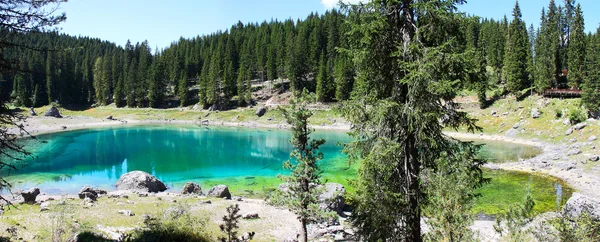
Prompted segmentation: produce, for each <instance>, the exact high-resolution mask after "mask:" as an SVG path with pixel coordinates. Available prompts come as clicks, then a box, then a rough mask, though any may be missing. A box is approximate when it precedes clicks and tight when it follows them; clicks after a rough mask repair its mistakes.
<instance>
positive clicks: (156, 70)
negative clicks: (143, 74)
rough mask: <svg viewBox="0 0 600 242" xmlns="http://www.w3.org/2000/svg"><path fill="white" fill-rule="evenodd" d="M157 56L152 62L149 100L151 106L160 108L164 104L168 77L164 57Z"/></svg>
mask: <svg viewBox="0 0 600 242" xmlns="http://www.w3.org/2000/svg"><path fill="white" fill-rule="evenodd" d="M155 56H156V57H155V60H154V62H152V66H151V68H150V71H151V74H150V83H149V90H148V101H149V104H150V107H153V108H158V107H159V106H160V105H161V104H162V102H163V99H164V96H165V84H164V81H165V79H166V75H165V70H166V65H165V64H164V60H163V58H161V57H160V56H159V55H158V54H156V55H155Z"/></svg>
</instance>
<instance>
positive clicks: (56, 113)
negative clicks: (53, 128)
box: [44, 107, 62, 118]
mask: <svg viewBox="0 0 600 242" xmlns="http://www.w3.org/2000/svg"><path fill="white" fill-rule="evenodd" d="M44 116H46V117H55V118H62V116H61V115H60V112H59V111H58V108H56V107H51V108H50V109H48V111H46V113H45V114H44Z"/></svg>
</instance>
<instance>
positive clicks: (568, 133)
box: [565, 128, 573, 135]
mask: <svg viewBox="0 0 600 242" xmlns="http://www.w3.org/2000/svg"><path fill="white" fill-rule="evenodd" d="M572 133H573V128H568V129H567V131H565V135H571V134H572Z"/></svg>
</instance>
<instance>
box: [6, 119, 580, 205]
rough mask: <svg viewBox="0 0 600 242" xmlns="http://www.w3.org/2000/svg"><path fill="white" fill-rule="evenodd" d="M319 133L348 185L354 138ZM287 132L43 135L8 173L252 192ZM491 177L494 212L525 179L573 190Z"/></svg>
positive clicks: (273, 172) (67, 183)
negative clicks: (139, 176) (345, 146)
mask: <svg viewBox="0 0 600 242" xmlns="http://www.w3.org/2000/svg"><path fill="white" fill-rule="evenodd" d="M314 137H317V138H324V139H325V140H326V141H327V142H326V144H325V145H323V146H322V147H321V148H322V149H321V151H322V152H323V153H324V155H325V159H324V160H322V161H321V162H320V167H321V169H322V170H323V177H324V179H325V180H326V181H334V182H339V183H342V184H344V185H346V186H347V185H348V179H352V178H355V177H356V171H357V169H358V164H353V165H348V164H347V159H346V156H345V155H343V154H342V153H341V150H342V147H341V146H339V145H338V143H344V142H348V141H350V140H351V139H350V137H348V135H346V133H344V132H333V131H316V132H315V133H314ZM289 138H290V134H289V131H287V130H268V129H248V128H221V127H220V128H206V127H199V126H193V125H182V126H172V125H169V126H162V125H156V126H126V127H115V128H102V129H91V130H80V131H70V132H64V133H56V134H48V135H40V136H38V140H37V141H34V140H29V141H24V142H28V147H30V150H31V151H33V152H34V155H36V156H37V158H35V159H29V160H27V161H25V162H24V164H26V166H24V167H20V169H19V170H18V171H17V172H13V173H12V174H10V176H8V180H9V181H10V182H11V183H12V184H13V186H14V188H17V189H18V188H22V189H25V188H29V187H32V186H37V187H40V189H41V190H42V191H43V192H45V193H50V194H63V193H75V192H77V191H78V190H79V189H80V188H81V187H82V186H84V185H92V186H95V187H100V188H104V189H107V190H114V189H115V188H114V184H115V183H116V181H117V180H118V179H119V177H120V176H121V175H122V174H123V173H126V172H128V171H133V170H142V171H146V172H149V173H151V174H153V175H155V176H156V177H158V178H159V179H160V180H162V181H163V182H165V183H166V184H167V186H169V187H171V188H172V189H173V190H178V189H179V188H180V187H181V185H183V183H185V182H188V181H194V182H198V183H200V184H201V185H202V187H203V188H204V189H207V188H209V187H210V186H212V185H215V184H227V185H228V186H229V187H230V189H231V190H232V192H233V193H234V194H239V195H246V196H248V195H253V194H256V193H261V192H265V191H268V190H270V189H273V188H275V187H276V186H277V184H279V183H280V180H279V179H278V178H277V175H278V174H285V173H287V172H286V171H285V170H283V169H282V162H283V161H285V160H287V159H288V158H289V152H290V151H291V149H292V147H291V145H290V144H289V142H288V140H289ZM475 143H482V141H475ZM538 153H539V150H537V149H535V148H533V147H527V146H521V145H515V144H511V143H503V142H491V143H489V145H486V146H484V147H483V149H482V151H481V154H480V155H481V156H482V157H483V158H492V159H493V161H494V162H502V161H508V160H518V159H519V158H529V157H532V156H535V155H536V154H538ZM2 175H3V177H6V174H2ZM486 176H488V177H491V178H493V180H492V182H491V183H490V184H488V185H486V186H485V187H484V188H483V189H482V194H483V195H484V196H483V198H482V199H480V200H481V201H482V202H480V203H481V205H478V206H480V207H481V208H480V210H481V211H489V210H490V208H488V207H486V206H489V205H490V204H495V205H494V206H496V207H497V206H502V205H503V204H504V205H506V204H507V203H514V202H515V201H517V202H520V201H522V198H523V197H524V193H525V192H526V190H525V187H527V186H523V183H522V182H523V181H526V180H527V181H531V182H529V183H530V184H533V185H530V186H528V187H533V188H534V189H530V190H531V191H532V192H533V193H534V198H536V199H537V200H538V201H539V203H538V204H541V206H542V207H544V208H545V209H544V210H542V211H546V210H551V209H553V207H556V205H557V204H558V205H560V204H562V203H563V200H566V199H565V198H568V197H570V189H568V188H566V187H565V186H564V183H561V182H560V181H557V180H555V179H552V178H547V177H541V176H537V175H531V174H526V173H511V172H503V171H493V172H492V171H486ZM515 182H516V183H515ZM515 184H516V185H515ZM557 186H558V188H557ZM349 190H352V188H351V187H349ZM495 191H497V192H495ZM558 192H560V193H558ZM498 194H500V196H497V195H498ZM557 194H559V195H557ZM557 201H560V202H558V203H557ZM476 210H477V208H476Z"/></svg>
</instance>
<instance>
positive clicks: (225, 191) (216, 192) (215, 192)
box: [207, 185, 231, 199]
mask: <svg viewBox="0 0 600 242" xmlns="http://www.w3.org/2000/svg"><path fill="white" fill-rule="evenodd" d="M207 196H210V197H220V198H227V199H231V193H229V188H228V187H227V186H226V185H217V186H214V187H212V188H211V189H210V190H209V191H208V194H207Z"/></svg>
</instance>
